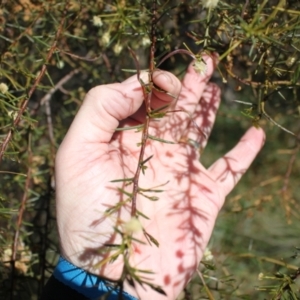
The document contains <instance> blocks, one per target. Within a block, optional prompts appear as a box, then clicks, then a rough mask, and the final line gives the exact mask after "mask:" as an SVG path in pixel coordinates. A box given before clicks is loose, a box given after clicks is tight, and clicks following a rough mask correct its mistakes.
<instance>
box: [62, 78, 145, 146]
mask: <svg viewBox="0 0 300 300" xmlns="http://www.w3.org/2000/svg"><path fill="white" fill-rule="evenodd" d="M142 102H143V92H142V88H141V85H140V83H139V82H138V81H137V80H132V81H129V82H124V83H113V84H108V85H100V86H97V87H95V88H93V89H91V90H90V91H89V92H88V93H87V95H86V97H85V99H84V101H83V104H82V106H81V108H80V110H79V111H78V113H77V115H76V117H75V119H74V120H73V123H72V125H71V127H70V129H69V131H68V133H67V135H66V137H65V139H64V143H68V144H69V145H70V144H72V148H73V147H75V148H76V147H77V146H80V147H81V146H82V145H83V144H87V143H108V142H109V141H110V140H111V137H112V135H113V133H114V131H115V129H116V128H117V126H118V124H119V121H120V120H123V119H125V118H127V117H128V116H130V115H132V114H133V113H134V112H136V111H137V110H138V108H139V107H140V106H141V104H142ZM74 143H75V145H74ZM76 145H77V146H76ZM70 146H71V145H70ZM73 149H74V148H73Z"/></svg>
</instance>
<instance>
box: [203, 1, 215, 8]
mask: <svg viewBox="0 0 300 300" xmlns="http://www.w3.org/2000/svg"><path fill="white" fill-rule="evenodd" d="M218 2H219V0H202V3H203V6H204V7H205V8H215V7H216V6H217V5H218Z"/></svg>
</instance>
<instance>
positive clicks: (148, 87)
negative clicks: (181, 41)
mask: <svg viewBox="0 0 300 300" xmlns="http://www.w3.org/2000/svg"><path fill="white" fill-rule="evenodd" d="M156 26H157V0H153V6H152V19H151V31H150V34H151V46H150V58H149V73H148V76H149V78H148V81H149V82H148V83H147V84H145V85H142V88H143V93H144V99H145V106H146V120H145V123H144V128H143V133H142V139H141V150H140V156H139V160H138V166H137V169H136V172H135V175H134V179H133V190H132V206H131V216H132V217H135V216H136V214H137V211H136V198H137V195H138V190H139V186H138V184H139V177H140V173H141V170H142V167H143V161H144V154H145V149H146V143H147V140H148V138H149V125H150V119H151V98H152V92H153V88H154V84H153V72H154V69H155V49H156ZM138 78H139V73H138Z"/></svg>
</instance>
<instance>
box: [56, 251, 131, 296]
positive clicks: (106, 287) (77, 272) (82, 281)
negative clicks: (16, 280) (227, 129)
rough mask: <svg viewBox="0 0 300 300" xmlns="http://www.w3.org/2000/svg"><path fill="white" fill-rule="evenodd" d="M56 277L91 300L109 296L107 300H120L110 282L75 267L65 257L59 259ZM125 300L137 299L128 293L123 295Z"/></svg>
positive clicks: (117, 292)
mask: <svg viewBox="0 0 300 300" xmlns="http://www.w3.org/2000/svg"><path fill="white" fill-rule="evenodd" d="M53 275H54V277H55V278H56V279H57V280H59V281H60V282H62V283H63V284H65V285H67V286H69V287H70V288H72V289H73V290H76V291H77V292H78V293H80V294H82V295H84V296H85V297H87V298H89V299H93V300H94V299H99V297H100V296H103V295H107V297H106V298H105V299H107V300H118V299H120V298H119V297H120V295H119V291H118V289H116V288H115V287H114V286H113V285H112V284H110V283H109V281H105V280H103V279H101V278H99V277H97V276H96V275H93V274H90V273H88V272H86V271H84V270H83V269H80V268H78V267H76V266H74V265H73V264H72V263H70V262H69V261H67V260H65V259H64V258H63V257H60V258H59V261H58V264H57V266H56V267H55V270H54V273H53ZM121 299H123V300H137V298H135V297H133V296H131V295H129V294H128V293H126V292H123V293H122V298H121Z"/></svg>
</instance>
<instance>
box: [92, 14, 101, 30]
mask: <svg viewBox="0 0 300 300" xmlns="http://www.w3.org/2000/svg"><path fill="white" fill-rule="evenodd" d="M93 24H94V26H96V27H101V26H102V25H103V22H102V20H101V18H100V17H98V16H94V17H93Z"/></svg>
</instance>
